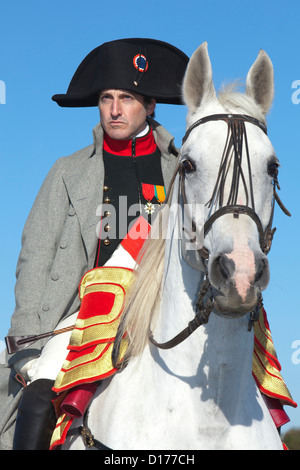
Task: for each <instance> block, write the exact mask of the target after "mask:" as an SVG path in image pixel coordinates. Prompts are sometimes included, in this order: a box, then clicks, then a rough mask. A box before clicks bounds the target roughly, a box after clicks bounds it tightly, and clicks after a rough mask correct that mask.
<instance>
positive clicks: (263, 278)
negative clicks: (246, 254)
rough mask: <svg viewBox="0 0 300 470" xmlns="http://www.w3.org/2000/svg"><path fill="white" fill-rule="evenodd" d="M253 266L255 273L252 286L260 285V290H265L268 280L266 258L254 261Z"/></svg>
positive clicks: (268, 271)
mask: <svg viewBox="0 0 300 470" xmlns="http://www.w3.org/2000/svg"><path fill="white" fill-rule="evenodd" d="M255 265H256V273H255V279H254V284H256V285H260V286H261V287H262V288H265V287H266V285H267V284H268V282H269V278H270V270H269V262H268V259H267V257H263V258H259V259H256V262H255Z"/></svg>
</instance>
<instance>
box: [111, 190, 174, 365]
mask: <svg viewBox="0 0 300 470" xmlns="http://www.w3.org/2000/svg"><path fill="white" fill-rule="evenodd" d="M173 183H174V182H173ZM172 186H173V184H172ZM170 189H171V188H170ZM168 219H169V206H168V205H167V204H165V205H164V206H161V209H160V211H159V213H158V214H157V216H156V218H155V220H154V222H153V224H152V226H151V230H150V233H149V235H148V238H147V240H146V241H145V243H144V246H143V248H142V250H141V252H140V254H139V259H138V260H137V261H138V266H137V268H136V269H135V271H134V275H135V281H134V283H133V285H132V287H131V288H130V289H129V291H128V292H127V294H126V297H125V303H124V308H123V312H122V317H121V322H120V325H119V328H118V333H117V337H116V341H115V345H114V353H113V355H115V356H116V357H118V356H119V348H120V342H121V339H122V338H123V336H124V335H125V333H126V335H127V339H128V340H129V341H128V347H127V351H126V355H125V358H124V360H123V362H124V363H126V362H127V361H128V360H129V358H131V357H137V356H140V354H141V353H142V351H143V350H144V348H145V346H146V344H147V342H148V337H149V329H150V325H152V326H153V325H154V324H155V320H156V318H157V315H158V313H159V309H160V303H161V291H162V283H163V282H162V281H163V273H164V258H165V244H166V233H167V228H168ZM150 285H151V288H149V286H150Z"/></svg>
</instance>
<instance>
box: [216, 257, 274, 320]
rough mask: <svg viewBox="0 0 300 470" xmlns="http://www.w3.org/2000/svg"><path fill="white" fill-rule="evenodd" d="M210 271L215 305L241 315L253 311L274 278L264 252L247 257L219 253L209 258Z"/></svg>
mask: <svg viewBox="0 0 300 470" xmlns="http://www.w3.org/2000/svg"><path fill="white" fill-rule="evenodd" d="M208 272H209V280H210V283H211V285H212V287H213V288H214V289H215V294H214V299H215V308H216V309H217V310H218V311H219V313H221V314H222V315H226V314H227V313H229V312H230V314H231V316H232V315H233V316H240V315H244V314H246V313H247V312H249V311H251V310H252V309H253V308H254V307H255V305H256V304H257V298H258V295H259V294H260V293H261V292H262V291H263V290H265V289H266V287H267V285H268V283H269V279H270V271H269V262H268V259H267V257H266V256H265V255H264V254H263V253H262V252H260V253H258V254H254V253H253V252H252V256H249V253H247V256H245V257H243V256H242V254H240V255H239V256H238V257H237V256H236V254H232V253H227V254H219V255H217V256H215V257H214V258H213V259H212V260H211V261H210V262H209V265H208Z"/></svg>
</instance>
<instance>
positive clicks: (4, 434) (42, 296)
mask: <svg viewBox="0 0 300 470" xmlns="http://www.w3.org/2000/svg"><path fill="white" fill-rule="evenodd" d="M187 62H188V57H187V56H186V55H185V54H184V53H183V52H182V51H180V50H179V49H177V48H175V47H173V46H171V45H170V44H167V43H164V42H162V41H156V40H151V39H124V40H117V41H112V42H109V43H105V44H103V45H101V46H99V47H97V48H96V49H94V50H93V51H92V52H90V54H88V56H87V57H86V58H85V59H84V60H83V61H82V63H81V64H80V65H79V67H78V69H77V71H76V72H75V74H74V76H73V78H72V80H71V82H70V85H69V88H68V91H67V93H66V94H64V95H55V96H54V97H53V100H54V101H56V102H57V103H58V104H59V105H60V106H66V107H85V106H97V105H99V110H100V120H101V121H100V123H99V124H98V125H97V126H96V127H95V128H94V130H93V138H94V142H93V144H92V145H90V146H88V147H86V148H84V149H82V150H80V151H78V152H76V153H74V154H73V155H71V156H69V157H66V158H61V159H59V160H58V161H57V162H56V163H55V164H54V166H53V167H52V169H51V170H50V172H49V174H48V175H47V177H46V179H45V181H44V183H43V185H42V187H41V189H40V191H39V194H38V196H37V198H36V200H35V202H34V205H33V207H32V210H31V212H30V214H29V217H28V220H27V222H26V225H25V228H24V232H23V236H22V250H21V253H20V257H19V260H18V265H17V282H16V289H15V294H16V309H15V312H14V314H13V316H12V320H11V329H10V331H9V335H10V336H21V335H40V334H41V333H44V332H47V331H51V330H54V329H55V328H56V326H57V325H58V323H59V322H60V321H61V320H62V319H66V318H68V317H69V316H70V315H72V314H74V312H77V311H78V309H79V305H80V299H79V296H78V286H79V283H80V280H81V278H82V276H83V275H84V274H85V273H86V272H87V271H89V270H91V269H93V268H94V267H97V266H102V265H103V264H104V263H105V262H106V261H107V260H109V258H110V257H111V256H112V254H113V253H114V251H115V250H116V248H117V246H118V245H119V244H120V242H121V240H122V239H123V238H124V237H125V235H126V233H127V231H128V227H129V225H130V224H132V223H133V222H134V220H135V219H136V218H137V216H138V215H139V214H143V215H144V216H145V217H146V218H147V217H149V216H151V214H152V213H153V212H154V211H155V206H156V205H158V204H161V203H163V201H164V198H165V194H166V191H167V189H168V186H169V183H170V180H171V177H172V174H173V171H174V169H175V166H176V163H177V155H178V152H177V150H176V148H175V146H174V143H173V140H174V139H173V137H172V136H171V135H170V134H169V133H168V132H167V131H166V130H165V129H164V128H163V127H162V126H161V125H160V124H158V123H157V122H156V121H154V120H153V119H151V118H150V117H149V115H152V114H153V113H154V109H155V104H156V102H158V103H168V104H182V103H181V92H180V86H181V82H182V79H183V76H184V72H185V69H186V65H187ZM124 198H125V199H124ZM132 207H134V208H135V209H136V210H135V211H130V210H129V209H130V208H132ZM45 343H46V340H40V341H38V342H35V343H34V344H32V345H30V346H29V347H27V348H26V349H21V350H18V351H17V352H16V353H14V354H12V355H10V356H9V357H8V363H7V364H5V365H3V366H2V367H1V376H0V394H1V407H2V408H3V409H2V410H1V419H0V432H1V446H0V447H1V448H3V449H10V448H11V447H12V442H13V448H14V449H48V448H49V443H50V437H51V434H52V431H53V427H54V425H55V416H54V412H53V406H52V403H51V400H52V398H53V397H54V395H55V393H54V392H53V391H52V386H53V380H52V379H49V377H47V375H45V377H43V376H42V378H39V379H38V380H33V381H32V382H31V383H29V385H28V381H29V382H30V380H31V379H32V377H31V376H30V371H31V364H32V363H33V362H32V361H34V359H35V358H36V357H38V356H39V355H40V354H41V351H42V350H43V347H44V345H45ZM18 374H21V376H22V380H23V381H25V382H27V386H25V387H24V388H23V389H22V387H21V386H20V383H19V382H18V380H16V379H18V377H20V375H18ZM25 382H24V383H23V385H25ZM20 398H21V400H20ZM19 402H20V403H19ZM18 408H19V410H18Z"/></svg>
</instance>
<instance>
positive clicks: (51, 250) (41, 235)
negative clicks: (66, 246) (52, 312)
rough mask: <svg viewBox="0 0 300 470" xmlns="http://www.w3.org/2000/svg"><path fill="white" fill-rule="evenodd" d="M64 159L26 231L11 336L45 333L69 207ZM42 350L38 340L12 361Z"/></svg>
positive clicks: (52, 172)
mask: <svg viewBox="0 0 300 470" xmlns="http://www.w3.org/2000/svg"><path fill="white" fill-rule="evenodd" d="M64 160H65V159H64V158H61V159H59V160H58V161H57V162H56V163H55V164H54V166H53V167H52V169H51V170H50V172H49V173H48V175H47V177H46V179H45V181H44V183H43V185H42V187H41V189H40V191H39V193H38V195H37V197H36V200H35V202H34V204H33V206H32V209H31V211H30V214H29V216H28V219H27V221H26V224H25V227H24V230H23V234H22V248H21V252H20V255H19V259H18V263H17V269H16V285H15V302H16V304H15V311H14V313H13V316H12V318H11V328H10V330H9V333H8V334H9V335H15V336H22V335H31V334H39V333H40V332H41V325H40V316H39V312H40V311H41V309H42V305H41V302H42V296H43V292H44V289H45V285H46V280H47V277H48V276H49V273H50V270H51V266H52V263H53V260H54V256H55V253H56V250H57V246H58V243H59V240H60V237H61V232H62V229H63V226H64V221H65V219H66V214H67V211H68V208H69V201H68V195H67V192H66V188H65V185H64V182H63V178H62V168H63V164H64ZM38 352H39V345H38V343H36V344H34V347H33V346H32V347H30V348H26V349H24V350H22V351H19V352H17V353H16V354H14V355H12V356H10V358H9V364H10V365H13V364H14V363H15V362H16V361H19V360H20V359H22V358H24V357H32V356H35V355H37V354H38Z"/></svg>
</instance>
